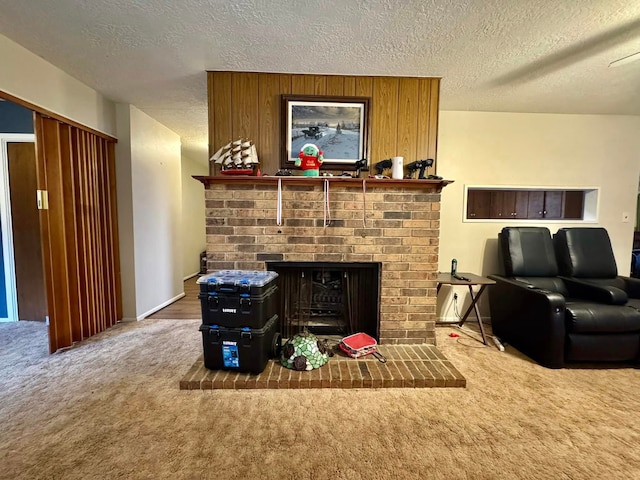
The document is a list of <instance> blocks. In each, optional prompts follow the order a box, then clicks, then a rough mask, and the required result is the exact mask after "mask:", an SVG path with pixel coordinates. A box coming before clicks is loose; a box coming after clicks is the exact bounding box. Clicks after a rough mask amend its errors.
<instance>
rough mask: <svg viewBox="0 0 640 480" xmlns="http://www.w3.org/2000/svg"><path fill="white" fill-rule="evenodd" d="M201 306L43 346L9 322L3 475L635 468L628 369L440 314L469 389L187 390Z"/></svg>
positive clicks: (38, 334)
mask: <svg viewBox="0 0 640 480" xmlns="http://www.w3.org/2000/svg"><path fill="white" fill-rule="evenodd" d="M198 325H199V321H198V320H187V321H185V320H180V321H176V320H145V321H142V322H138V323H131V324H125V325H118V326H116V327H115V328H113V329H111V330H109V331H107V332H104V333H103V334H100V335H98V336H96V337H94V338H93V339H91V340H89V341H86V342H84V343H83V344H81V345H79V346H78V347H76V348H73V349H71V350H69V351H66V352H62V353H58V354H55V355H52V356H50V355H48V353H47V341H46V330H45V329H46V327H45V326H44V325H42V324H37V323H31V322H22V323H18V324H1V325H0V428H1V430H0V478H3V479H4V478H7V479H94V478H97V479H113V478H133V479H138V478H141V479H167V478H170V479H192V478H193V479H209V478H210V479H216V478H224V479H260V478H266V479H270V478H274V479H276V478H277V479H301V480H303V479H309V480H311V479H318V480H320V479H322V480H325V479H348V480H353V479H367V480H371V479H395V478H398V479H425V478H433V479H447V480H448V479H521V478H524V479H526V478H530V479H573V480H576V479H605V478H606V479H630V478H640V448H639V446H640V420H638V418H637V417H638V412H640V378H639V373H640V372H639V371H638V370H637V369H635V368H633V367H620V368H611V369H588V368H579V369H564V370H548V369H544V368H542V367H539V366H537V365H535V364H533V363H531V362H530V361H529V360H528V359H526V358H524V357H522V356H521V355H519V354H517V353H516V352H514V351H513V349H511V348H507V351H506V352H504V353H501V352H499V351H498V350H497V349H495V348H493V347H487V348H477V347H479V346H480V344H478V343H477V342H474V341H472V340H470V339H469V338H467V337H465V336H463V337H461V338H460V339H453V338H450V337H448V336H447V333H448V332H449V331H451V330H452V329H451V328H449V327H441V328H438V332H437V333H438V341H439V345H438V346H439V348H440V349H441V350H442V352H443V353H444V354H445V355H446V356H447V358H449V359H450V360H451V362H452V363H453V364H454V365H455V366H456V367H457V368H458V369H459V370H460V371H461V373H462V374H463V375H464V376H465V377H466V378H467V388H466V389H407V388H404V389H379V390H376V389H367V390H365V389H356V390H342V389H319V390H241V391H238V390H230V391H220V390H214V391H199V390H198V391H181V390H179V389H178V380H179V379H180V377H181V376H182V375H183V374H184V372H185V371H186V370H187V369H188V368H189V367H190V365H191V364H192V363H193V358H194V353H197V352H198V351H199V349H200V348H201V344H200V342H201V337H200V332H199V331H198Z"/></svg>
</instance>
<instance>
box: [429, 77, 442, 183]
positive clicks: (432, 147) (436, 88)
mask: <svg viewBox="0 0 640 480" xmlns="http://www.w3.org/2000/svg"><path fill="white" fill-rule="evenodd" d="M430 82H431V96H430V99H429V123H428V128H429V151H428V152H427V157H428V158H433V159H434V160H435V159H436V157H437V154H438V118H439V115H438V114H439V111H440V79H439V78H432V79H431V80H430ZM435 167H436V162H435V161H434V170H435Z"/></svg>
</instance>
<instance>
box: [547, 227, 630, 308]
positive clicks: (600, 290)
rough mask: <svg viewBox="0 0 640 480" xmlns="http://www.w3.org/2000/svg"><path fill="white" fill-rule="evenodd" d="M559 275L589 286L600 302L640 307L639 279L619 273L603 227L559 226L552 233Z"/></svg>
mask: <svg viewBox="0 0 640 480" xmlns="http://www.w3.org/2000/svg"><path fill="white" fill-rule="evenodd" d="M553 242H554V248H555V251H556V259H557V261H558V269H559V272H560V275H561V276H563V277H565V282H566V283H568V284H572V285H575V286H576V288H584V289H587V288H588V289H589V292H590V293H591V295H593V296H594V298H597V299H598V301H599V302H604V303H609V304H612V305H631V306H633V307H635V308H637V309H639V310H640V279H638V278H630V277H623V276H620V275H618V266H617V265H616V258H615V256H614V255H613V248H612V246H611V239H610V238H609V233H608V232H607V230H606V229H604V228H600V227H574V228H561V229H560V230H558V232H557V233H556V234H555V235H554V236H553Z"/></svg>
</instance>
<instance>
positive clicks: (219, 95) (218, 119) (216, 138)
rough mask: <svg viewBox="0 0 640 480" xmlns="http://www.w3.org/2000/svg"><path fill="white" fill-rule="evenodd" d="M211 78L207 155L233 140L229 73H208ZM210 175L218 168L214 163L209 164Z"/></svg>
mask: <svg viewBox="0 0 640 480" xmlns="http://www.w3.org/2000/svg"><path fill="white" fill-rule="evenodd" d="M209 76H210V77H211V78H212V81H211V82H210V83H211V84H213V90H212V91H211V93H210V94H209V111H210V112H213V114H212V115H211V114H210V115H209V117H210V118H213V125H211V124H210V125H209V146H210V147H209V148H210V149H211V150H210V151H209V156H211V155H213V154H214V153H215V152H216V151H217V150H218V149H219V148H220V147H222V146H224V145H226V144H227V143H229V142H230V141H231V140H233V129H232V125H233V123H232V117H231V73H229V72H217V73H216V74H215V75H209ZM209 171H210V173H211V174H212V175H214V174H217V173H218V172H219V171H220V168H219V167H218V166H217V165H216V164H215V163H211V164H210V165H209Z"/></svg>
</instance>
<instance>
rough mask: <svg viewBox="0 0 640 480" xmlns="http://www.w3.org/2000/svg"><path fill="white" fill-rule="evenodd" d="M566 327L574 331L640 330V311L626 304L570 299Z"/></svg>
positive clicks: (620, 331) (615, 331) (567, 304)
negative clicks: (606, 303)
mask: <svg viewBox="0 0 640 480" xmlns="http://www.w3.org/2000/svg"><path fill="white" fill-rule="evenodd" d="M565 319H566V328H567V331H568V332H573V333H622V332H640V311H638V310H636V309H635V308H633V307H631V306H626V305H604V304H599V303H590V302H577V301H571V300H568V301H567V303H566V313H565Z"/></svg>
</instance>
